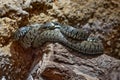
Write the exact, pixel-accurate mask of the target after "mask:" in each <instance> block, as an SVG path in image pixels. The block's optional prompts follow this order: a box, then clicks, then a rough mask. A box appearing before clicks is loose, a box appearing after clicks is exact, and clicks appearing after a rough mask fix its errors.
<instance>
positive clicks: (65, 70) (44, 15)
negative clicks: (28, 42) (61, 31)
mask: <svg viewBox="0 0 120 80" xmlns="http://www.w3.org/2000/svg"><path fill="white" fill-rule="evenodd" d="M119 4H120V0H19V1H18V0H0V79H1V80H5V79H6V80H26V79H27V80H120V60H119V59H120V5H119ZM48 21H58V22H60V23H62V24H68V25H72V26H74V27H76V28H82V29H85V30H89V31H91V33H92V34H94V35H96V36H98V37H100V39H101V40H102V41H103V44H104V47H105V51H104V54H102V55H99V56H88V55H82V54H80V55H77V54H78V53H77V52H74V51H72V50H70V49H68V48H66V47H64V46H62V45H60V44H58V43H54V44H53V43H46V44H45V45H44V46H42V47H41V49H40V50H33V49H31V48H30V49H27V50H25V49H23V48H22V47H21V46H19V44H18V43H17V42H13V40H12V34H13V33H14V32H15V30H17V29H18V28H20V27H22V26H25V25H29V24H33V23H45V22H48Z"/></svg>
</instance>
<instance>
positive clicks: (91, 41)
mask: <svg viewBox="0 0 120 80" xmlns="http://www.w3.org/2000/svg"><path fill="white" fill-rule="evenodd" d="M68 37H69V38H70V39H71V40H73V41H74V42H73V41H71V40H69V39H68ZM14 40H15V41H18V42H19V43H20V44H21V45H22V46H23V47H24V48H29V47H33V48H39V47H40V46H42V45H44V44H45V43H46V42H53V43H56V42H57V43H60V44H62V45H64V46H66V47H68V48H70V49H72V50H75V51H77V52H79V53H82V54H90V55H93V54H102V53H103V51H104V47H103V44H102V42H101V41H100V40H99V39H98V38H96V37H91V36H90V37H89V33H87V32H85V31H83V30H80V29H77V28H74V27H72V26H69V25H62V24H60V23H58V22H47V23H45V24H32V25H29V26H24V27H21V28H19V29H18V30H17V31H16V32H15V33H14ZM80 40H81V42H79V41H80Z"/></svg>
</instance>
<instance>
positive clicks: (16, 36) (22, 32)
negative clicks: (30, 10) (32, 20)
mask: <svg viewBox="0 0 120 80" xmlns="http://www.w3.org/2000/svg"><path fill="white" fill-rule="evenodd" d="M29 29H30V27H22V28H20V29H18V30H17V31H15V32H14V34H13V39H14V40H19V39H20V38H21V37H23V36H24V35H25V34H26V33H27V32H28V31H29Z"/></svg>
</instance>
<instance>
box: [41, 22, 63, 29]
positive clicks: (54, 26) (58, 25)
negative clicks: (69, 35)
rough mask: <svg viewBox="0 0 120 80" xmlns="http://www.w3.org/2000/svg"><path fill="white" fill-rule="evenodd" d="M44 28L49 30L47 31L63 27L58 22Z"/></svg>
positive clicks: (46, 24) (48, 24)
mask: <svg viewBox="0 0 120 80" xmlns="http://www.w3.org/2000/svg"><path fill="white" fill-rule="evenodd" d="M43 26H44V28H47V29H56V28H60V27H61V26H60V23H58V22H47V23H45V24H44V25H43Z"/></svg>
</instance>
